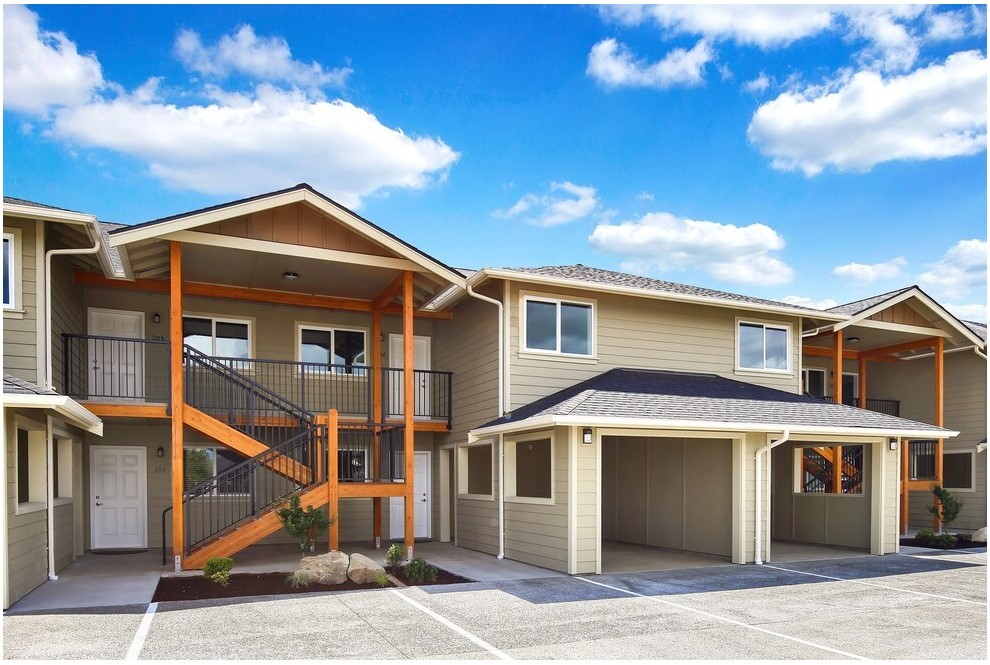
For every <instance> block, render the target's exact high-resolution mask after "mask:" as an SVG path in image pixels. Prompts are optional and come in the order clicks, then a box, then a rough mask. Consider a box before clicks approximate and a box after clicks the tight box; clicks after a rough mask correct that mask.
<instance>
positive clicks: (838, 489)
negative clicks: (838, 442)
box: [832, 446, 842, 494]
mask: <svg viewBox="0 0 990 665" xmlns="http://www.w3.org/2000/svg"><path fill="white" fill-rule="evenodd" d="M832 494H842V446H835V447H833V448H832Z"/></svg>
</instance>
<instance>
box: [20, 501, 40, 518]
mask: <svg viewBox="0 0 990 665" xmlns="http://www.w3.org/2000/svg"><path fill="white" fill-rule="evenodd" d="M46 508H47V506H46V505H45V502H44V501H31V502H29V503H19V504H17V508H16V509H15V511H14V514H15V515H27V514H29V513H38V512H41V511H43V510H45V509H46Z"/></svg>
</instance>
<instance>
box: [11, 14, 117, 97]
mask: <svg viewBox="0 0 990 665" xmlns="http://www.w3.org/2000/svg"><path fill="white" fill-rule="evenodd" d="M102 86H103V73H102V70H101V68H100V63H99V61H98V60H97V59H96V57H95V56H93V55H82V54H80V53H79V51H78V49H77V48H76V45H75V44H74V43H73V42H72V41H70V40H69V38H68V37H66V36H65V35H64V34H62V33H61V32H50V31H47V30H42V29H41V28H40V26H39V25H38V15H37V14H35V13H34V12H32V11H31V10H30V9H28V8H26V7H21V6H18V5H8V6H5V7H4V8H3V107H4V108H5V109H10V110H13V111H20V112H24V113H29V114H34V115H45V114H46V113H47V111H48V110H49V109H50V108H51V107H54V106H64V105H69V104H79V103H82V102H85V101H87V100H88V99H90V97H91V96H92V95H93V94H94V92H95V91H96V90H98V89H99V88H101V87H102Z"/></svg>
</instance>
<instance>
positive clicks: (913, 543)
mask: <svg viewBox="0 0 990 665" xmlns="http://www.w3.org/2000/svg"><path fill="white" fill-rule="evenodd" d="M901 545H905V546H908V547H927V548H930V549H941V548H938V547H932V546H931V545H930V544H928V543H927V542H926V541H923V540H919V539H918V538H901ZM986 546H987V544H986V543H974V542H973V541H972V540H970V539H969V538H967V537H965V536H956V546H955V547H950V548H949V549H952V550H967V549H970V548H971V547H986Z"/></svg>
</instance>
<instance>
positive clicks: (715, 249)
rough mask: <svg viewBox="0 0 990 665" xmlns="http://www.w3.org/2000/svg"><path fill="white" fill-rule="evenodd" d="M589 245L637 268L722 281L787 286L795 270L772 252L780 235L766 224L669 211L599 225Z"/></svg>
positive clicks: (780, 245) (780, 241)
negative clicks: (690, 271) (683, 271)
mask: <svg viewBox="0 0 990 665" xmlns="http://www.w3.org/2000/svg"><path fill="white" fill-rule="evenodd" d="M588 242H589V243H590V245H591V247H592V248H594V249H597V250H601V251H603V252H607V253H609V254H616V255H619V256H622V257H624V258H625V262H624V264H623V265H624V266H625V267H626V268H629V269H635V270H636V271H637V272H647V271H649V270H651V269H653V268H655V269H658V270H661V271H666V270H675V269H691V268H694V269H699V270H703V271H705V272H707V273H708V274H709V275H711V276H712V277H714V278H716V279H719V280H722V281H724V282H737V283H743V284H763V285H774V284H786V283H787V282H789V281H791V278H792V277H793V274H794V271H793V270H792V269H791V267H790V266H788V265H787V264H786V263H784V262H783V261H781V260H780V259H779V258H777V257H776V256H774V254H773V253H774V252H776V251H778V250H780V249H783V247H784V239H783V238H782V237H781V236H780V234H778V233H777V232H776V231H774V230H773V229H772V228H770V227H769V226H766V225H765V224H750V225H749V226H735V225H733V224H720V223H718V222H706V221H696V220H693V219H686V218H683V217H676V216H674V215H672V214H670V213H667V212H657V213H650V214H647V215H644V216H643V217H641V218H640V219H638V220H634V221H626V222H622V223H620V224H599V225H598V226H597V227H596V228H595V230H594V232H593V233H592V234H591V237H589V238H588Z"/></svg>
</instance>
